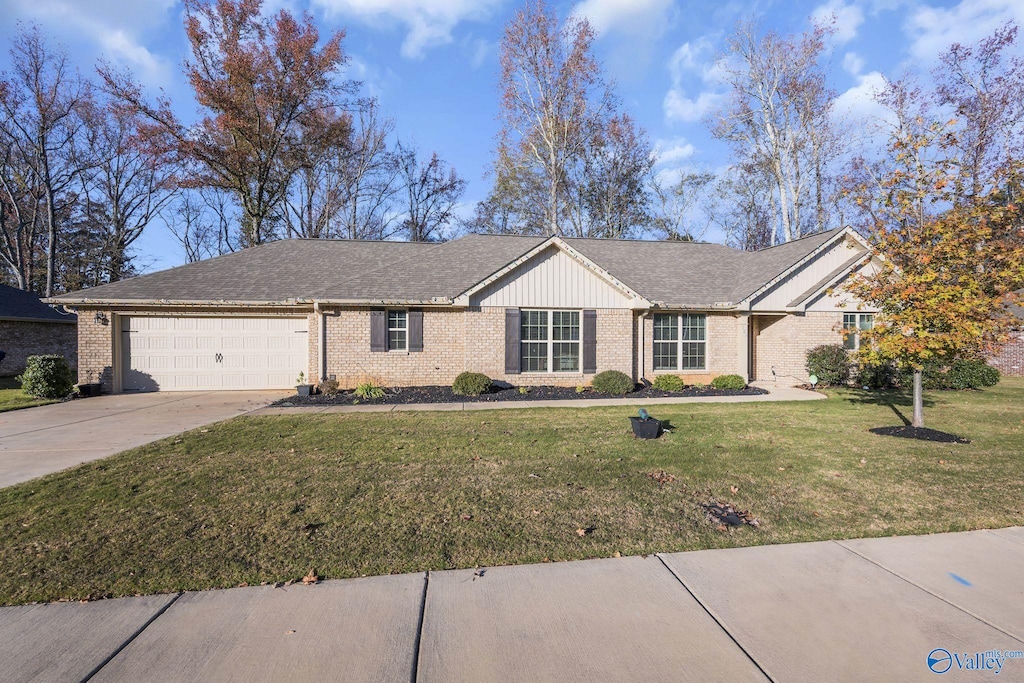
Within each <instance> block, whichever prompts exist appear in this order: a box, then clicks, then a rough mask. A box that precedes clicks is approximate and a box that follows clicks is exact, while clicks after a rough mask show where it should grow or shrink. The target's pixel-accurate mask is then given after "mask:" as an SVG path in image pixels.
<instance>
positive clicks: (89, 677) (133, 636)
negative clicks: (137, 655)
mask: <svg viewBox="0 0 1024 683" xmlns="http://www.w3.org/2000/svg"><path fill="white" fill-rule="evenodd" d="M182 595H184V593H183V592H179V593H178V594H176V595H175V596H174V597H173V598H171V599H170V600H169V601H168V602H167V604H166V605H164V606H163V607H161V608H160V609H158V610H157V611H156V614H154V615H153V616H151V617H150V618H149V619H147V620H146V623H144V624H143V625H142V626H140V627H139V629H138V630H137V631H135V633H133V634H131V635H130V636H128V639H127V640H125V641H124V642H123V643H121V645H120V646H119V647H118V648H117V649H116V650H114V651H113V652H111V653H110V654H109V655H107V657H106V658H105V659H104V660H103V661H102V662H100V663H99V664H97V665H96V666H94V667H93V669H92V671H90V672H89V673H87V674H86V675H85V677H84V678H82V680H81V683H87V682H88V681H90V680H92V678H93V676H95V675H96V674H98V673H99V672H100V670H101V669H102V668H103V667H105V666H106V665H107V664H110V662H112V661H113V659H114V657H116V656H118V655H119V654H121V652H122V650H124V649H125V648H126V647H128V646H129V645H131V644H132V641H133V640H135V639H136V638H138V637H139V636H141V635H142V632H143V631H145V630H146V629H147V628H149V625H150V624H152V623H153V622H154V621H156V620H157V619H159V618H160V617H161V616H163V613H164V612H166V611H167V610H168V609H169V608H170V607H171V605H173V604H174V603H176V602H177V601H178V598H180V597H181V596H182Z"/></svg>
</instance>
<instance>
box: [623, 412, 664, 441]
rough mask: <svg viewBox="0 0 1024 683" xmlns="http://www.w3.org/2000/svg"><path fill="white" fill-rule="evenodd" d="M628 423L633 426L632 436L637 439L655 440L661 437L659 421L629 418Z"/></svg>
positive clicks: (650, 418)
mask: <svg viewBox="0 0 1024 683" xmlns="http://www.w3.org/2000/svg"><path fill="white" fill-rule="evenodd" d="M629 421H630V422H631V423H632V424H633V436H635V437H637V438H638V439H657V438H658V437H659V436H661V421H660V420H655V419H654V418H653V417H649V418H647V419H646V420H645V419H644V418H642V417H631V418H629Z"/></svg>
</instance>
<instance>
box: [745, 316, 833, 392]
mask: <svg viewBox="0 0 1024 683" xmlns="http://www.w3.org/2000/svg"><path fill="white" fill-rule="evenodd" d="M842 329H843V314H842V313H824V312H822V313H816V312H810V313H807V314H806V315H779V316H753V317H752V319H751V333H756V334H757V339H756V342H755V347H754V367H755V374H754V377H755V379H757V380H759V381H771V380H772V368H773V367H774V368H775V373H776V377H777V381H778V382H779V383H780V384H781V383H786V384H802V383H804V382H806V381H807V380H808V374H807V368H806V363H807V352H808V351H809V350H810V349H812V348H814V347H815V346H820V345H821V344H841V343H842V342H843V335H842Z"/></svg>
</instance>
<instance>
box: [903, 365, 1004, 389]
mask: <svg viewBox="0 0 1024 683" xmlns="http://www.w3.org/2000/svg"><path fill="white" fill-rule="evenodd" d="M999 378H1000V374H999V371H998V370H996V369H995V368H993V367H991V366H990V365H988V364H987V363H986V362H985V361H984V360H983V359H981V358H962V359H959V360H955V361H953V364H952V365H950V366H949V367H945V366H943V365H940V364H939V363H937V362H935V361H931V362H928V363H926V364H925V366H924V369H923V371H922V376H921V384H922V386H923V387H924V388H925V389H928V390H931V391H935V390H938V391H945V390H949V389H956V390H962V389H981V388H983V387H991V386H995V385H996V384H998V383H999ZM900 382H901V384H902V386H906V387H909V386H913V382H914V371H913V370H904V371H903V372H902V373H901V375H900Z"/></svg>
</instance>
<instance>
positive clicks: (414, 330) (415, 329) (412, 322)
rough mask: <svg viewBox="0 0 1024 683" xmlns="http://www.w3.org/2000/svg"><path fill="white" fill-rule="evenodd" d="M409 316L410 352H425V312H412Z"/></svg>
mask: <svg viewBox="0 0 1024 683" xmlns="http://www.w3.org/2000/svg"><path fill="white" fill-rule="evenodd" d="M407 315H408V318H407V320H408V323H409V351H410V352H413V351H422V350H423V311H418V310H410V311H409V313H408V314H407Z"/></svg>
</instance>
